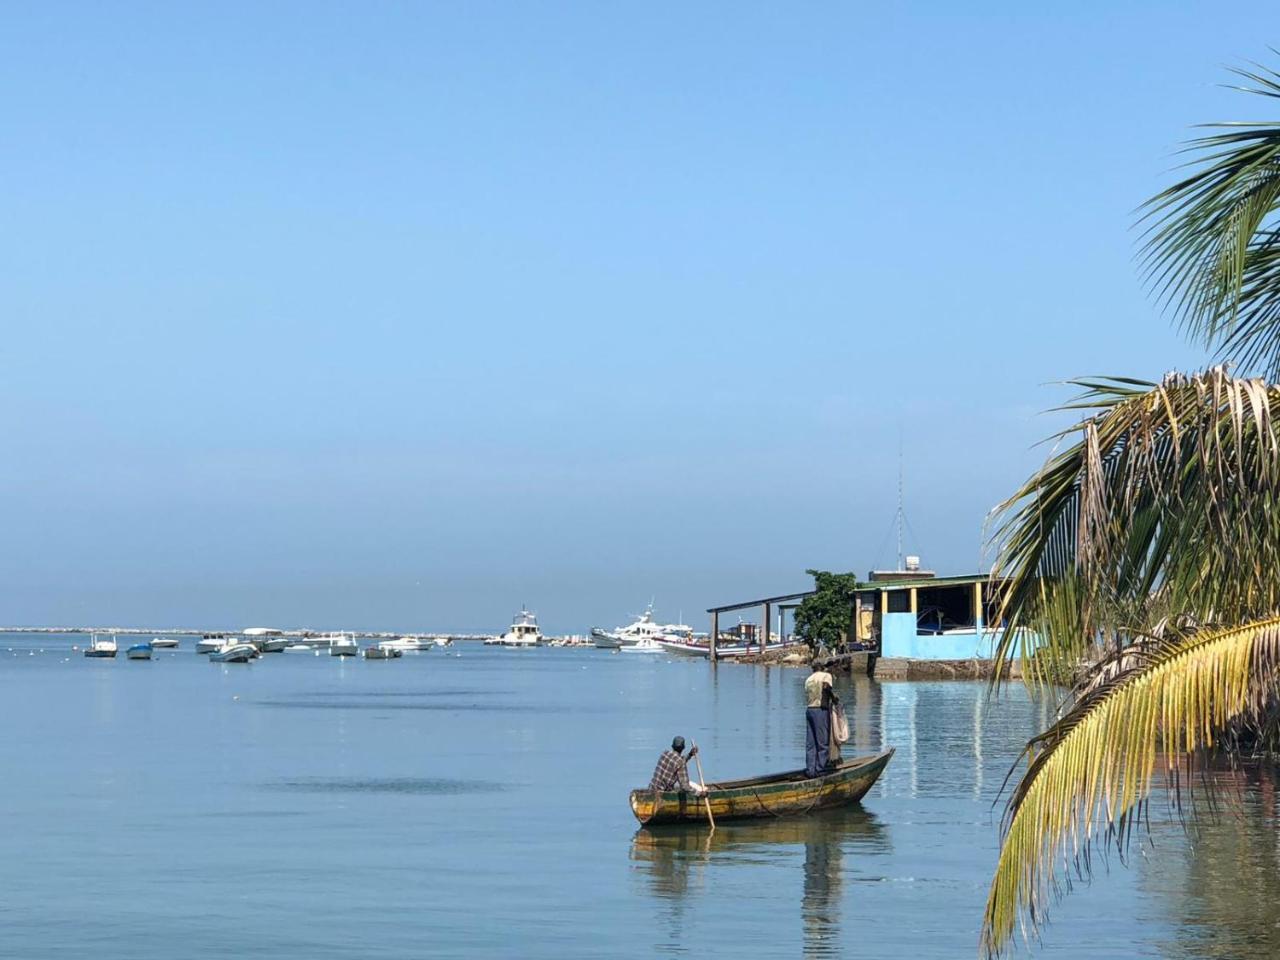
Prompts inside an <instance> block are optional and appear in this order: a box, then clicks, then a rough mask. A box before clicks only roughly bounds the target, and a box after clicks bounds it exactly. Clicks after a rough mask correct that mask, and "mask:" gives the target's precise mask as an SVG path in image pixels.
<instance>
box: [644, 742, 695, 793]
mask: <svg viewBox="0 0 1280 960" xmlns="http://www.w3.org/2000/svg"><path fill="white" fill-rule="evenodd" d="M686 763H687V761H686V760H685V758H684V757H682V756H680V754H678V753H676V752H675V751H674V750H664V751H663V753H662V756H660V757H659V758H658V765H657V766H656V767H654V770H653V779H652V780H650V781H649V789H650V790H657V791H658V792H659V793H665V792H666V791H668V790H683V791H684V792H686V793H687V792H688V791H689V771H688V770H687V769H686Z"/></svg>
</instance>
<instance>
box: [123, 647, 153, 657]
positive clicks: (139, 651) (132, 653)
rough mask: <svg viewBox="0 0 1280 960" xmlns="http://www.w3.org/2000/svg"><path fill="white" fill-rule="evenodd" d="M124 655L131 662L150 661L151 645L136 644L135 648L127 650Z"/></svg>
mask: <svg viewBox="0 0 1280 960" xmlns="http://www.w3.org/2000/svg"><path fill="white" fill-rule="evenodd" d="M124 655H125V656H126V657H127V658H128V659H130V660H150V659H151V644H149V643H135V644H134V645H133V646H131V647H129V648H128V649H127V650H125V652H124Z"/></svg>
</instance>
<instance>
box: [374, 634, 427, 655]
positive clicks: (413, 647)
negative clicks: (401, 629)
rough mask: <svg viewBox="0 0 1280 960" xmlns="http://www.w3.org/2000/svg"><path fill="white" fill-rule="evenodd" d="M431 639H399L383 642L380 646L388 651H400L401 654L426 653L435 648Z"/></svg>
mask: <svg viewBox="0 0 1280 960" xmlns="http://www.w3.org/2000/svg"><path fill="white" fill-rule="evenodd" d="M435 645H436V644H435V641H434V640H432V639H431V638H430V637H397V638H396V639H394V640H383V641H382V642H381V643H380V644H378V646H380V647H385V648H387V649H388V650H399V651H400V652H401V653H424V652H426V651H427V650H430V649H431V648H433V647H434V646H435Z"/></svg>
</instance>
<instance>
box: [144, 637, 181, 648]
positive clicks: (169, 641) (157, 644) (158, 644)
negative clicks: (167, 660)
mask: <svg viewBox="0 0 1280 960" xmlns="http://www.w3.org/2000/svg"><path fill="white" fill-rule="evenodd" d="M178 643H179V640H178V638H177V637H152V638H151V646H152V647H154V648H155V649H156V650H172V649H173V648H174V647H176V646H178Z"/></svg>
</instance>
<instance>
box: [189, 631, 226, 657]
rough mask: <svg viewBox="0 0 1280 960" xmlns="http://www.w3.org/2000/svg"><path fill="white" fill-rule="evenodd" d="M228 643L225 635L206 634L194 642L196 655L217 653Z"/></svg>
mask: <svg viewBox="0 0 1280 960" xmlns="http://www.w3.org/2000/svg"><path fill="white" fill-rule="evenodd" d="M230 641H231V638H230V637H229V636H227V635H226V634H225V633H206V634H205V635H204V636H203V637H201V638H200V639H199V640H197V641H196V653H217V652H218V651H219V650H221V649H222V648H223V647H225V646H226V645H227V644H228V643H229V642H230Z"/></svg>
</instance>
